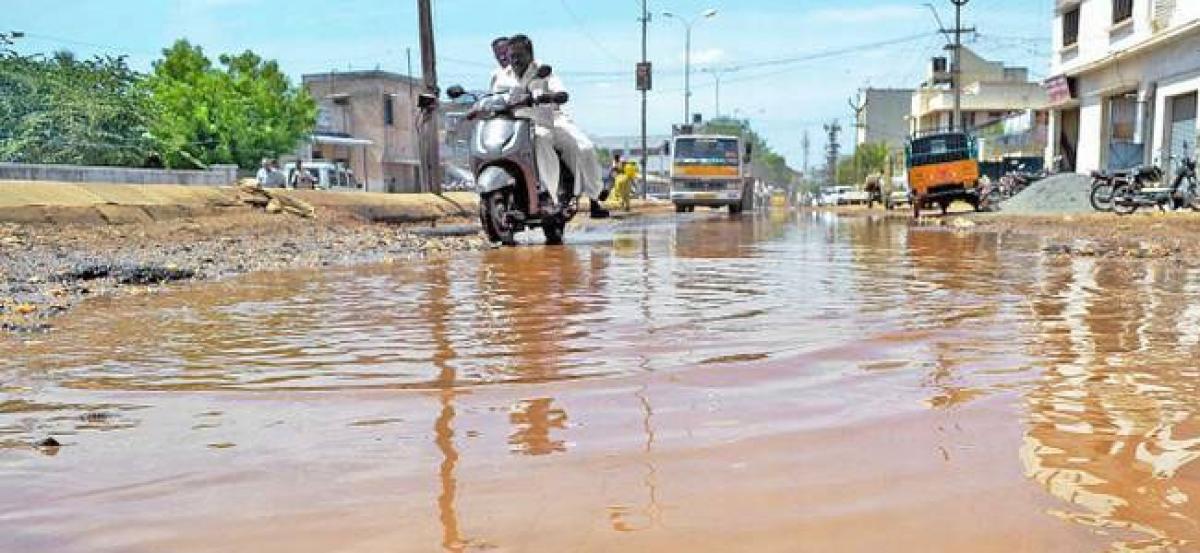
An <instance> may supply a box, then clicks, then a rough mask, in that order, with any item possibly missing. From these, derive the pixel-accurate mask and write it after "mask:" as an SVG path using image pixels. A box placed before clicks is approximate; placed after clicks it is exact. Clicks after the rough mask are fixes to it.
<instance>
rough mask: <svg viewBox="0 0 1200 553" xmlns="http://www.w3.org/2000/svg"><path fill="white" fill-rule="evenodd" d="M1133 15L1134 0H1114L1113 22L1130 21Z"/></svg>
mask: <svg viewBox="0 0 1200 553" xmlns="http://www.w3.org/2000/svg"><path fill="white" fill-rule="evenodd" d="M1132 17H1133V0H1113V24H1114V25H1115V24H1117V23H1122V22H1124V21H1128V20H1129V19H1130V18H1132Z"/></svg>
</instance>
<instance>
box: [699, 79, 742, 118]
mask: <svg viewBox="0 0 1200 553" xmlns="http://www.w3.org/2000/svg"><path fill="white" fill-rule="evenodd" d="M738 69H739V68H738V67H726V68H724V69H714V68H711V67H710V68H707V69H702V70H701V71H703V72H705V73H708V74H710V75H712V76H713V80H714V81H715V82H716V97H715V98H714V102H713V112H714V116H713V117H714V118H717V117H720V116H721V77H724V76H725V74H726V73H732V72H734V71H737V70H738Z"/></svg>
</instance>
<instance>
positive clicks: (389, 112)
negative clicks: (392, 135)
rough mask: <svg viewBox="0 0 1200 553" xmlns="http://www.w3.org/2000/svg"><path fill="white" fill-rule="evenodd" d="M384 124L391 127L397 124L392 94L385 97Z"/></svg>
mask: <svg viewBox="0 0 1200 553" xmlns="http://www.w3.org/2000/svg"><path fill="white" fill-rule="evenodd" d="M383 124H384V125H387V126H389V127H391V126H393V125H395V124H396V110H395V107H393V105H392V96H391V95H390V94H388V95H384V97H383Z"/></svg>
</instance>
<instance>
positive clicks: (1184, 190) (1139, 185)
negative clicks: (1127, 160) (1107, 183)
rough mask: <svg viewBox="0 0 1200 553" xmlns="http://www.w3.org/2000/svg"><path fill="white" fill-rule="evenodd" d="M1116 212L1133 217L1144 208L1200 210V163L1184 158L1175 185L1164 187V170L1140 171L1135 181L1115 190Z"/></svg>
mask: <svg viewBox="0 0 1200 553" xmlns="http://www.w3.org/2000/svg"><path fill="white" fill-rule="evenodd" d="M1111 203H1112V210H1113V211H1114V212H1116V213H1117V214H1118V215H1129V214H1131V213H1134V212H1136V211H1137V210H1138V209H1140V208H1144V207H1157V208H1158V209H1159V210H1161V211H1166V210H1167V209H1169V208H1170V209H1183V208H1185V207H1187V208H1191V209H1192V210H1193V211H1200V196H1198V194H1197V189H1196V160H1194V159H1187V158H1185V159H1183V160H1182V161H1181V163H1180V168H1179V171H1177V172H1176V174H1175V179H1174V180H1173V181H1172V182H1171V186H1163V171H1162V169H1159V168H1157V167H1145V168H1139V169H1138V170H1136V171H1134V173H1133V178H1131V179H1128V180H1124V181H1119V182H1117V183H1116V184H1115V185H1114V188H1113V191H1112V202H1111Z"/></svg>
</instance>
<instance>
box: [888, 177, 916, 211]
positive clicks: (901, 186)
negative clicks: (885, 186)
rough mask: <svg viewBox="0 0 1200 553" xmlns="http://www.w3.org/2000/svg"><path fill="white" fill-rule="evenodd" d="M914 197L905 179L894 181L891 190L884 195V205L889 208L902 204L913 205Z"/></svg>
mask: <svg viewBox="0 0 1200 553" xmlns="http://www.w3.org/2000/svg"><path fill="white" fill-rule="evenodd" d="M911 204H912V197H911V193H910V192H909V190H908V185H907V184H905V183H904V182H903V181H901V182H894V183H893V184H892V187H891V191H890V192H886V193H885V194H884V195H883V207H885V208H887V209H888V210H893V209H896V208H897V207H900V206H902V205H911Z"/></svg>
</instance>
